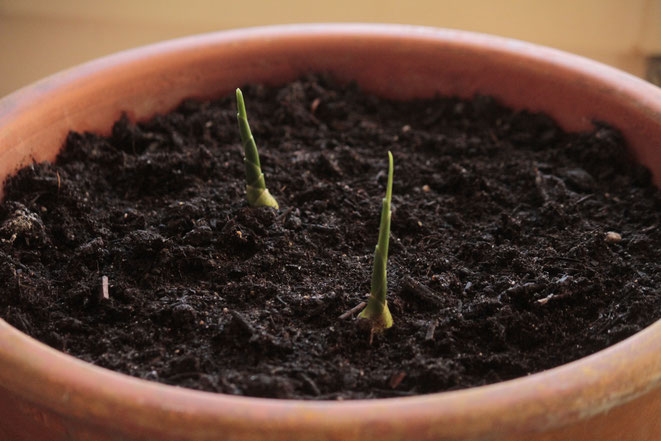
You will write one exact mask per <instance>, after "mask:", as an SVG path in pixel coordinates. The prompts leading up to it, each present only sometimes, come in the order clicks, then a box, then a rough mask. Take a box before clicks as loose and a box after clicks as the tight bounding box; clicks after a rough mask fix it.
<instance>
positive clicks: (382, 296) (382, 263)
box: [358, 152, 393, 341]
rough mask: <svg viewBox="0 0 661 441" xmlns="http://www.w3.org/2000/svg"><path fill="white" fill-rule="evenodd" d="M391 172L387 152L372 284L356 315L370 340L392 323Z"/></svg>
mask: <svg viewBox="0 0 661 441" xmlns="http://www.w3.org/2000/svg"><path fill="white" fill-rule="evenodd" d="M392 174H393V159H392V153H390V152H388V184H387V187H386V197H385V198H383V202H382V206H381V224H380V226H379V241H378V243H377V245H376V249H375V250H374V268H373V270H372V286H371V289H370V296H369V299H368V300H367V306H365V309H363V311H362V312H361V313H360V314H359V315H358V317H359V318H362V319H366V320H368V321H369V322H370V325H371V329H372V332H371V336H370V341H371V338H372V336H373V335H374V333H378V332H382V331H383V330H384V329H387V328H390V327H391V326H392V324H393V321H392V316H391V315H390V310H389V309H388V302H387V300H386V293H387V291H388V282H387V271H386V264H387V262H388V242H389V241H390V217H391V216H392V212H391V210H390V202H391V199H392Z"/></svg>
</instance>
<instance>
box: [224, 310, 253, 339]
mask: <svg viewBox="0 0 661 441" xmlns="http://www.w3.org/2000/svg"><path fill="white" fill-rule="evenodd" d="M230 314H231V315H232V318H233V319H234V320H236V323H237V324H238V325H239V326H240V327H241V328H242V329H243V330H244V331H246V332H247V333H248V334H250V335H254V334H255V329H254V328H253V327H252V325H251V324H250V322H248V320H247V319H246V318H245V317H244V316H243V315H241V314H240V313H238V312H236V311H231V312H230Z"/></svg>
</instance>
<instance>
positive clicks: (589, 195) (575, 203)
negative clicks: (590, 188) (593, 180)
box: [574, 194, 594, 205]
mask: <svg viewBox="0 0 661 441" xmlns="http://www.w3.org/2000/svg"><path fill="white" fill-rule="evenodd" d="M592 196H594V195H593V194H586V195H585V196H583V197H582V198H580V199H579V200H577V201H576V202H574V205H579V204H581V203H583V202H585V201H587V200H588V199H590V198H591V197H592Z"/></svg>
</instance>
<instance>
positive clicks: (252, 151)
mask: <svg viewBox="0 0 661 441" xmlns="http://www.w3.org/2000/svg"><path fill="white" fill-rule="evenodd" d="M236 107H237V110H238V113H237V114H236V118H237V119H238V121H239V133H240V134H241V144H242V145H243V152H244V155H245V158H244V160H243V163H244V164H245V166H246V182H247V184H246V197H247V198H248V204H250V205H251V206H253V207H273V208H276V209H277V208H278V202H277V201H276V200H275V198H274V197H273V196H271V193H269V190H268V189H267V188H266V182H265V181H264V173H262V167H261V164H260V163H259V153H258V152H257V145H256V144H255V138H253V137H252V133H251V132H250V125H249V124H248V117H247V116H246V105H245V103H244V102H243V94H242V93H241V89H236Z"/></svg>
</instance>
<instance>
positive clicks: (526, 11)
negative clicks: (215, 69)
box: [0, 0, 661, 96]
mask: <svg viewBox="0 0 661 441" xmlns="http://www.w3.org/2000/svg"><path fill="white" fill-rule="evenodd" d="M328 21H351V22H360V21H363V22H385V23H408V24H420V25H429V26H441V27H450V28H458V29H466V30H472V31H479V32H486V33H492V34H497V35H503V36H507V37H513V38H519V39H522V40H527V41H532V42H536V43H540V44H545V45H549V46H553V47H557V48H560V49H564V50H567V51H570V52H574V53H578V54H581V55H585V56H587V57H590V58H594V59H597V60H599V61H603V62H605V63H608V64H611V65H614V66H617V67H619V68H621V69H624V70H626V71H629V72H631V73H634V74H636V75H641V76H642V75H643V74H644V69H645V67H644V59H645V56H646V55H649V54H652V53H658V54H661V0H554V1H542V0H506V1H496V0H463V1H461V0H455V1H450V0H421V1H414V0H329V1H304V0H278V1H267V0H244V1H240V0H232V1H226V0H216V1H213V0H187V1H173V0H144V1H140V0H115V1H112V2H111V1H107V2H106V1H104V2H97V1H94V0H87V1H81V0H0V54H2V61H0V96H4V95H6V94H8V93H10V92H12V91H13V90H16V89H18V88H20V87H22V86H24V85H27V84H29V83H31V82H33V81H35V80H37V79H39V78H42V77H44V76H46V75H48V74H51V73H54V72H56V71H58V70H61V69H65V68H68V67H71V66H74V65H76V64H79V63H82V62H84V61H87V60H90V59H93V58H96V57H98V56H102V55H106V54H109V53H112V52H116V51H118V50H122V49H127V48H130V47H135V46H139V45H143V44H147V43H151V42H156V41H159V40H165V39H169V38H175V37H179V36H183V35H188V34H194V33H200V32H209V31H214V30H220V29H229V28H236V27H244V26H256V25H265V24H277V23H297V22H328Z"/></svg>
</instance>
